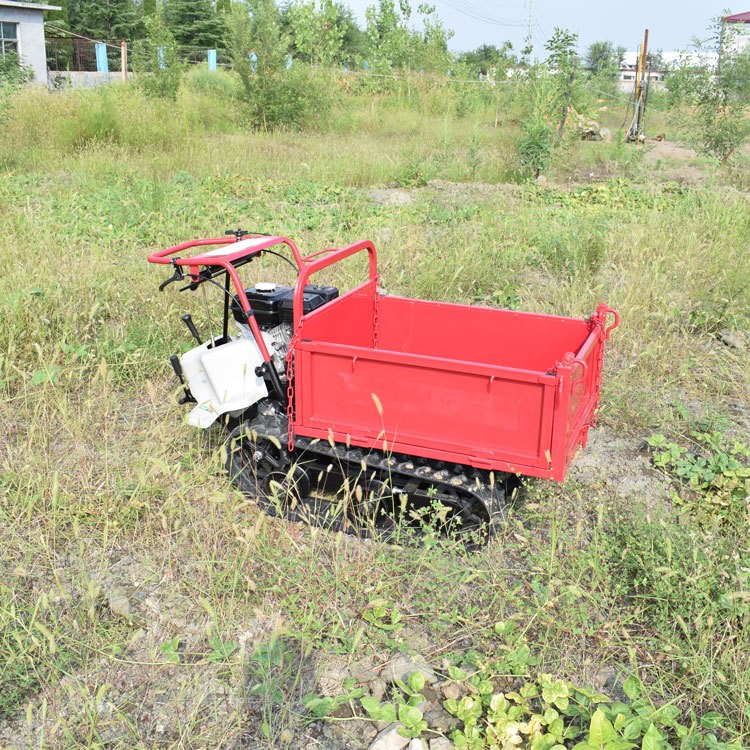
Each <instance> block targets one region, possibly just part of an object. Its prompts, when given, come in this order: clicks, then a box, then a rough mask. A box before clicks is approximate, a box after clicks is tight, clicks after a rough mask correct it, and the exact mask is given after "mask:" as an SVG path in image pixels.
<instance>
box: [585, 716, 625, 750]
mask: <svg viewBox="0 0 750 750" xmlns="http://www.w3.org/2000/svg"><path fill="white" fill-rule="evenodd" d="M618 739H620V737H619V735H618V734H617V732H616V731H615V728H614V727H613V726H612V722H611V721H610V720H609V719H608V718H607V717H606V716H605V715H604V712H603V711H602V710H601V709H600V708H597V709H596V711H594V715H593V716H592V717H591V726H590V727H589V742H590V743H591V744H592V745H594V746H595V747H601V746H602V745H607V744H608V743H610V742H615V741H616V740H618Z"/></svg>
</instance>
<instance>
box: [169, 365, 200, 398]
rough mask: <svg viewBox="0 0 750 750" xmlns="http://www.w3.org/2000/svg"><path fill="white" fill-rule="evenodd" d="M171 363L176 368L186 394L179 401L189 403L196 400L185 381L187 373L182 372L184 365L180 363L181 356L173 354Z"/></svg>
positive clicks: (175, 370)
mask: <svg viewBox="0 0 750 750" xmlns="http://www.w3.org/2000/svg"><path fill="white" fill-rule="evenodd" d="M169 363H170V364H171V365H172V369H173V370H174V374H175V375H177V379H178V380H179V381H180V383H181V385H182V390H183V391H184V392H185V395H184V396H182V397H181V398H180V399H179V400H178V401H177V403H178V404H187V403H189V402H191V401H193V402H194V401H195V398H194V397H193V394H192V393H190V390H189V389H188V387H187V383H186V382H185V375H184V373H183V372H182V365H181V364H180V358H179V357H178V356H177V355H176V354H173V355H172V356H171V357H170V358H169Z"/></svg>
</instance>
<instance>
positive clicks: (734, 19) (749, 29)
mask: <svg viewBox="0 0 750 750" xmlns="http://www.w3.org/2000/svg"><path fill="white" fill-rule="evenodd" d="M724 23H727V24H730V23H731V24H732V31H733V32H734V33H733V35H732V46H733V47H734V49H735V51H736V52H742V51H743V50H746V49H750V10H749V11H745V12H744V13H735V14H734V15H733V16H724Z"/></svg>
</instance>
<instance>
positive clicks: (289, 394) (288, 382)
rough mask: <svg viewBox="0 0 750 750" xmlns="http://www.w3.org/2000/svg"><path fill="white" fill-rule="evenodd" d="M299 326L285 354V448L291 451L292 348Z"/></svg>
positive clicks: (294, 345) (292, 442)
mask: <svg viewBox="0 0 750 750" xmlns="http://www.w3.org/2000/svg"><path fill="white" fill-rule="evenodd" d="M300 330H301V327H300V326H298V327H297V330H296V331H295V332H294V334H293V335H292V338H291V339H290V341H289V349H288V350H287V355H286V420H287V449H288V450H289V452H290V453H291V452H292V451H293V450H294V433H293V432H292V427H293V425H294V349H295V347H296V345H297V342H298V341H299V335H300Z"/></svg>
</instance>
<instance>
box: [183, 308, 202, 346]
mask: <svg viewBox="0 0 750 750" xmlns="http://www.w3.org/2000/svg"><path fill="white" fill-rule="evenodd" d="M182 322H183V323H184V324H185V325H186V326H187V329H188V331H190V333H191V335H192V337H193V338H194V339H195V340H196V341H197V342H198V344H202V343H203V342H202V341H201V337H200V334H199V333H198V329H197V328H196V327H195V323H193V318H192V316H191V315H190V313H185V314H184V315H183V316H182Z"/></svg>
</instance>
